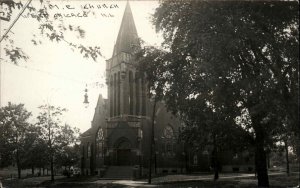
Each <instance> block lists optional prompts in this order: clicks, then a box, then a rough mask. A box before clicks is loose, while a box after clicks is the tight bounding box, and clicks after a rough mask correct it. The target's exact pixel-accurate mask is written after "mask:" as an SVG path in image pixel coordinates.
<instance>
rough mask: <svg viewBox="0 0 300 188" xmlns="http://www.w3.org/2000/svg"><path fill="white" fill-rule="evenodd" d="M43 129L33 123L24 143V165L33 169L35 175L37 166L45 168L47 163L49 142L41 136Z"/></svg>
mask: <svg viewBox="0 0 300 188" xmlns="http://www.w3.org/2000/svg"><path fill="white" fill-rule="evenodd" d="M41 133H42V132H41V129H40V127H38V126H36V125H31V127H30V132H29V133H28V136H27V141H26V145H24V151H25V153H24V157H23V158H24V167H26V168H31V169H32V175H34V169H35V168H43V169H44V168H45V166H46V165H47V156H48V153H47V143H46V142H45V141H44V140H43V139H42V138H41Z"/></svg>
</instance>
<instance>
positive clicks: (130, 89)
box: [129, 71, 133, 115]
mask: <svg viewBox="0 0 300 188" xmlns="http://www.w3.org/2000/svg"><path fill="white" fill-rule="evenodd" d="M129 114H130V115H133V75H132V71H129Z"/></svg>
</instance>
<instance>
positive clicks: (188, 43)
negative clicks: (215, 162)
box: [137, 1, 299, 186]
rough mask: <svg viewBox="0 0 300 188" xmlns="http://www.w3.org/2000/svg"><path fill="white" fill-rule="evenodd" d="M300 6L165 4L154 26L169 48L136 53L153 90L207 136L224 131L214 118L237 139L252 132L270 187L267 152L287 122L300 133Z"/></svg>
mask: <svg viewBox="0 0 300 188" xmlns="http://www.w3.org/2000/svg"><path fill="white" fill-rule="evenodd" d="M298 5H299V4H298V2H243V1H241V2H225V1H217V2H215V1H214V2H209V1H208V2H206V1H162V2H161V3H160V6H159V7H158V8H157V9H156V11H155V13H154V15H153V24H154V25H155V26H156V29H157V31H160V32H162V33H163V37H164V43H163V48H161V49H157V48H154V47H146V48H144V49H143V50H142V51H141V52H140V53H138V54H137V57H138V61H139V62H140V66H139V68H140V70H141V71H144V72H146V73H147V76H148V80H149V87H150V89H152V90H155V92H156V93H159V94H162V95H163V97H162V99H163V100H165V101H166V104H167V106H168V108H169V109H170V110H171V111H173V112H174V113H177V114H180V115H181V116H182V117H183V118H184V119H187V122H190V123H189V124H194V125H195V124H196V125H197V126H198V127H200V129H199V130H201V131H208V132H210V133H212V132H213V131H214V130H215V127H218V126H209V124H208V123H207V120H210V121H213V123H212V124H211V125H215V124H218V125H222V126H219V127H223V130H225V131H226V128H224V127H231V128H232V127H234V128H237V129H238V131H237V132H236V134H235V135H234V136H235V137H239V136H241V134H243V135H246V138H247V140H248V143H249V144H251V145H252V146H253V147H254V148H255V158H256V160H255V161H256V164H255V165H256V170H257V173H258V185H259V186H268V185H269V182H268V176H267V169H266V162H265V161H266V160H265V159H266V148H268V147H272V145H273V144H274V143H275V140H274V138H276V136H277V135H278V134H281V133H282V131H280V130H281V127H282V124H281V123H278V122H280V121H279V120H280V118H281V119H282V117H284V118H288V119H290V122H289V126H290V127H293V129H294V130H297V131H296V132H297V133H299V127H298V126H297V117H298V114H297V109H298V101H297V96H298V92H299V91H298V76H299V69H298V58H299V25H298V22H299V18H298ZM157 86H160V87H159V90H158V89H157ZM209 114H214V115H211V116H210V117H209ZM212 117H214V118H212ZM216 117H217V118H216ZM241 117H243V118H242V120H243V123H241V122H238V121H237V118H240V120H241ZM216 120H218V121H216ZM222 122H223V123H222ZM205 129H206V130H205ZM216 131H217V132H218V133H221V131H222V130H220V129H217V130H216ZM194 133H195V134H197V133H196V132H194ZM223 133H226V132H223ZM227 133H228V134H230V132H227ZM298 136H299V134H298Z"/></svg>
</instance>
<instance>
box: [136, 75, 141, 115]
mask: <svg viewBox="0 0 300 188" xmlns="http://www.w3.org/2000/svg"><path fill="white" fill-rule="evenodd" d="M135 97H136V98H135V101H136V106H135V115H137V116H138V115H140V79H139V77H138V73H135Z"/></svg>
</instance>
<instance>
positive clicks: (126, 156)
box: [117, 149, 131, 166]
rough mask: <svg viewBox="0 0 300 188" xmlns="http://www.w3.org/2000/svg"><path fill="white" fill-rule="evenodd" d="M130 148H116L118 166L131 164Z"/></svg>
mask: <svg viewBox="0 0 300 188" xmlns="http://www.w3.org/2000/svg"><path fill="white" fill-rule="evenodd" d="M130 158H131V150H130V149H117V164H118V165H119V166H129V165H131V160H130Z"/></svg>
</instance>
